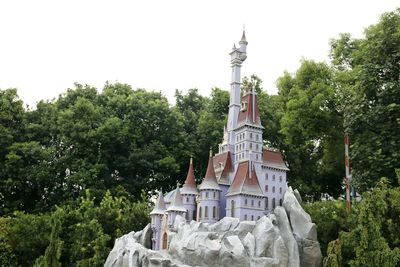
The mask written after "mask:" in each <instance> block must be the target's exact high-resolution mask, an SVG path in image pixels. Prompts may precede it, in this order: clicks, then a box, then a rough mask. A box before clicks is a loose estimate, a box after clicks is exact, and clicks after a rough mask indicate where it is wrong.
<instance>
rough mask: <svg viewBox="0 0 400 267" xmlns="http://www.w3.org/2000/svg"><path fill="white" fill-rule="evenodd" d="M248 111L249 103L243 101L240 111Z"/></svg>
mask: <svg viewBox="0 0 400 267" xmlns="http://www.w3.org/2000/svg"><path fill="white" fill-rule="evenodd" d="M246 109H247V102H245V101H243V102H242V106H241V108H240V110H241V111H245V110H246Z"/></svg>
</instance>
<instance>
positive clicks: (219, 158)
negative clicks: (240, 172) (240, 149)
mask: <svg viewBox="0 0 400 267" xmlns="http://www.w3.org/2000/svg"><path fill="white" fill-rule="evenodd" d="M213 163H214V169H217V168H218V167H219V165H220V163H221V164H223V166H224V168H223V169H222V170H219V171H218V172H217V173H216V175H217V176H218V177H219V180H221V179H224V178H228V175H229V173H230V172H231V171H232V159H231V152H230V151H228V152H225V153H221V154H218V155H215V156H214V157H213Z"/></svg>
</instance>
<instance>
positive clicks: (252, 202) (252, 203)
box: [251, 199, 254, 207]
mask: <svg viewBox="0 0 400 267" xmlns="http://www.w3.org/2000/svg"><path fill="white" fill-rule="evenodd" d="M251 206H252V207H253V206H254V199H252V200H251Z"/></svg>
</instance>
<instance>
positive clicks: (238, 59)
mask: <svg viewBox="0 0 400 267" xmlns="http://www.w3.org/2000/svg"><path fill="white" fill-rule="evenodd" d="M246 48H247V41H246V35H245V32H244V31H243V35H242V39H241V40H240V42H239V48H236V45H233V48H232V51H231V53H230V55H231V67H232V76H231V94H230V100H229V113H228V125H227V135H228V144H229V150H230V151H231V152H232V153H234V151H235V150H234V149H235V148H234V143H235V135H234V132H233V130H234V129H236V127H237V124H238V115H239V111H240V85H241V75H240V69H241V67H242V63H243V61H245V60H246V58H247V55H246Z"/></svg>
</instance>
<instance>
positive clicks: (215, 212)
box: [213, 206, 217, 219]
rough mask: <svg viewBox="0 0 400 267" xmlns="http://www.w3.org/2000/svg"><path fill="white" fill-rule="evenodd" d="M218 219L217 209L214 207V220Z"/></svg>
mask: <svg viewBox="0 0 400 267" xmlns="http://www.w3.org/2000/svg"><path fill="white" fill-rule="evenodd" d="M216 217H217V211H216V209H215V206H214V207H213V218H214V219H215V218H216Z"/></svg>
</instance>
